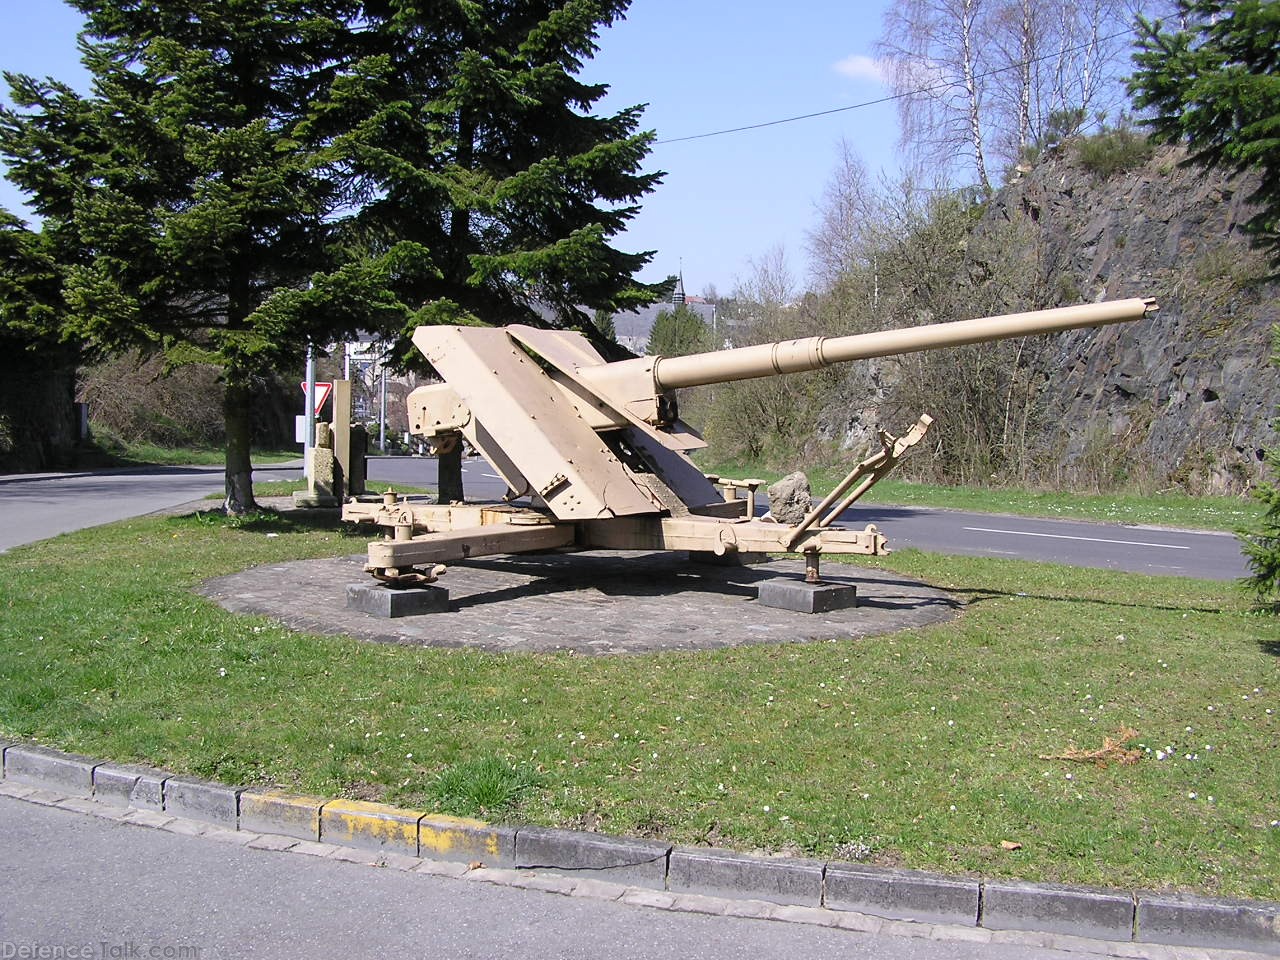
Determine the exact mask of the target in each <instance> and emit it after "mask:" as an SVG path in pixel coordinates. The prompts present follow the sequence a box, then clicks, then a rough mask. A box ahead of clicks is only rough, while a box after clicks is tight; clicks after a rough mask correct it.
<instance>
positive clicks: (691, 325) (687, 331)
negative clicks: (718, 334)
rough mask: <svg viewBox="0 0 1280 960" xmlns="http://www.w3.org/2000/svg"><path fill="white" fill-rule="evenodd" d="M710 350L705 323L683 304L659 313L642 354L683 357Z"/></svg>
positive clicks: (709, 340)
mask: <svg viewBox="0 0 1280 960" xmlns="http://www.w3.org/2000/svg"><path fill="white" fill-rule="evenodd" d="M710 349H711V331H710V330H709V329H707V325H706V323H705V321H703V319H702V317H700V316H698V315H697V314H696V313H694V312H693V311H692V310H690V309H689V307H688V306H686V305H685V304H683V303H679V304H676V306H675V308H674V309H672V310H659V311H658V315H657V316H656V317H655V318H654V320H653V329H652V330H650V331H649V344H648V346H647V347H645V353H647V354H649V355H650V356H654V357H683V356H687V355H688V354H691V353H705V352H706V351H708V350H710Z"/></svg>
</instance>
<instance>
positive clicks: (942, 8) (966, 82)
mask: <svg viewBox="0 0 1280 960" xmlns="http://www.w3.org/2000/svg"><path fill="white" fill-rule="evenodd" d="M993 5H994V0H897V2H896V3H894V4H893V5H892V6H890V7H889V9H888V10H887V11H886V13H885V21H884V31H883V33H882V35H881V39H880V42H879V43H878V44H877V51H878V53H879V55H880V57H881V59H882V60H884V61H885V63H886V65H887V67H888V73H889V83H890V88H891V89H892V91H893V93H894V95H895V96H899V97H901V98H902V99H900V100H899V101H898V110H899V114H898V115H899V119H900V121H901V123H902V142H903V144H904V145H906V146H908V147H910V148H913V149H914V150H915V151H916V152H917V153H918V155H919V156H920V158H921V159H922V160H924V161H925V162H927V163H931V164H934V165H936V166H938V167H941V168H945V169H947V170H952V171H956V170H958V169H959V168H962V167H963V162H962V157H963V155H964V154H966V153H967V154H969V156H970V160H971V162H972V167H971V170H972V172H973V174H974V175H975V176H976V178H977V183H978V185H979V186H980V187H981V188H982V190H983V191H984V192H986V193H990V192H991V179H990V177H989V176H988V174H987V148H986V143H985V126H986V124H987V122H988V121H987V118H986V109H987V107H986V99H987V78H988V74H989V68H988V64H987V63H986V61H985V59H984V55H985V51H986V50H987V48H988V43H987V38H986V37H985V36H984V35H983V33H984V31H985V30H986V29H987V26H988V24H989V23H990V21H991V19H992V16H991V14H990V12H989V8H990V7H991V6H993Z"/></svg>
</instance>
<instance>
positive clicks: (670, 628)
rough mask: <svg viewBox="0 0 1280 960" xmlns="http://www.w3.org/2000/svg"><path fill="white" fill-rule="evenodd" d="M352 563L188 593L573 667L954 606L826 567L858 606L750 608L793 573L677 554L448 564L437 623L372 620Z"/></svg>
mask: <svg viewBox="0 0 1280 960" xmlns="http://www.w3.org/2000/svg"><path fill="white" fill-rule="evenodd" d="M363 568H364V558H363V557H339V558H334V559H328V560H303V561H296V562H293V563H281V564H269V565H266V566H261V567H255V568H253V569H251V570H246V571H244V572H242V573H237V574H232V575H231V576H227V577H219V578H217V579H214V580H209V581H207V582H206V583H205V584H204V586H203V588H202V590H201V592H202V593H203V594H204V595H206V596H208V597H211V598H213V599H215V600H217V602H218V603H220V604H222V606H224V607H226V608H227V609H228V610H232V611H234V612H237V613H256V614H265V615H266V616H270V617H274V618H276V619H277V620H280V621H281V622H283V623H284V624H285V625H287V626H289V627H292V628H293V629H296V630H302V631H306V632H309V633H320V634H346V635H349V636H353V637H357V638H360V639H364V640H372V641H376V642H379V643H402V644H409V645H413V646H424V647H471V648H476V649H481V650H492V651H504V652H517V651H520V652H553V651H573V652H574V653H579V654H618V653H646V652H650V651H655V650H710V649H715V648H719V647H732V646H738V645H741V644H749V643H794V642H801V641H806V640H826V639H834V638H842V637H866V636H875V635H877V634H883V633H890V632H893V631H896V630H904V629H907V628H909V627H919V626H924V625H926V624H930V623H940V622H943V621H946V620H950V619H952V618H953V617H955V616H957V615H958V614H959V609H960V605H959V603H958V602H957V601H956V600H954V598H952V597H950V596H949V595H948V594H946V593H944V592H943V591H941V590H936V589H934V588H932V587H929V586H927V585H925V584H922V583H919V582H917V581H913V580H910V579H908V578H906V577H903V576H901V575H899V574H897V573H893V572H891V571H885V570H875V569H871V568H864V567H852V566H842V565H838V564H835V563H831V562H828V563H826V564H825V565H824V566H823V578H824V579H825V580H827V581H830V582H846V583H856V584H857V586H858V606H857V607H856V608H853V609H847V610H836V611H832V612H829V613H822V614H802V613H793V612H790V611H787V610H779V609H775V608H772V607H765V606H761V605H760V604H759V603H758V602H756V599H755V597H756V585H757V584H758V583H759V582H760V581H761V580H765V579H769V578H773V577H780V576H781V577H795V578H798V579H799V578H803V576H804V565H803V563H802V562H801V561H799V560H774V561H770V562H767V563H761V564H755V565H752V566H742V567H727V566H716V565H710V564H702V563H695V562H692V561H690V560H688V559H687V558H686V556H685V554H682V553H662V552H659V553H647V552H638V551H637V552H625V553H623V552H615V551H608V552H605V551H601V552H585V553H574V554H548V555H537V556H530V555H524V556H502V557H487V558H483V559H477V560H470V561H461V562H458V563H454V564H451V565H450V567H449V571H448V574H447V575H446V576H445V577H444V578H443V579H442V580H440V581H439V585H440V586H444V587H447V588H448V590H449V594H450V603H449V610H448V611H447V612H440V613H430V614H424V615H422V616H416V617H403V618H398V619H381V618H377V617H372V616H369V615H367V614H363V613H359V612H357V611H354V610H348V609H347V608H346V591H347V585H348V584H368V583H372V580H371V579H370V578H369V577H368V575H367V574H365V573H364V571H363Z"/></svg>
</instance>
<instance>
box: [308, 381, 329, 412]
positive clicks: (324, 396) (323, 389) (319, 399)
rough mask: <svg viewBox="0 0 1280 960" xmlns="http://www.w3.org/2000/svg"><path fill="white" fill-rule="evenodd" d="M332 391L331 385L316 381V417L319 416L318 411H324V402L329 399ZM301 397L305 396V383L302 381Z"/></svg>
mask: <svg viewBox="0 0 1280 960" xmlns="http://www.w3.org/2000/svg"><path fill="white" fill-rule="evenodd" d="M332 390H333V384H332V383H328V382H326V381H323V380H317V381H316V416H317V417H318V416H320V411H321V410H323V409H324V404H325V401H326V400H328V399H329V394H330V392H331V391H332ZM302 395H303V397H305V396H306V395H307V381H305V380H303V381H302Z"/></svg>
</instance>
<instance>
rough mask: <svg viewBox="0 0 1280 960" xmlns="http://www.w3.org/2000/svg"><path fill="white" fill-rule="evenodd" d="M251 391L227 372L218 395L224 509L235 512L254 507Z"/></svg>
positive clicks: (237, 514) (242, 511)
mask: <svg viewBox="0 0 1280 960" xmlns="http://www.w3.org/2000/svg"><path fill="white" fill-rule="evenodd" d="M252 398H253V393H252V391H251V390H250V389H249V385H248V384H245V383H241V382H238V381H237V380H235V379H233V378H232V377H231V375H230V374H228V378H227V386H226V389H225V390H224V391H223V395H222V415H223V418H224V419H225V421H226V426H227V497H226V501H225V502H224V504H223V507H224V509H225V510H226V511H227V513H229V514H232V515H235V516H239V515H241V514H245V513H248V512H250V511H251V510H256V509H258V504H257V502H256V501H255V500H254V499H253V466H252V464H251V463H250V453H249V436H250V431H249V413H250V410H251V408H252Z"/></svg>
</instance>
